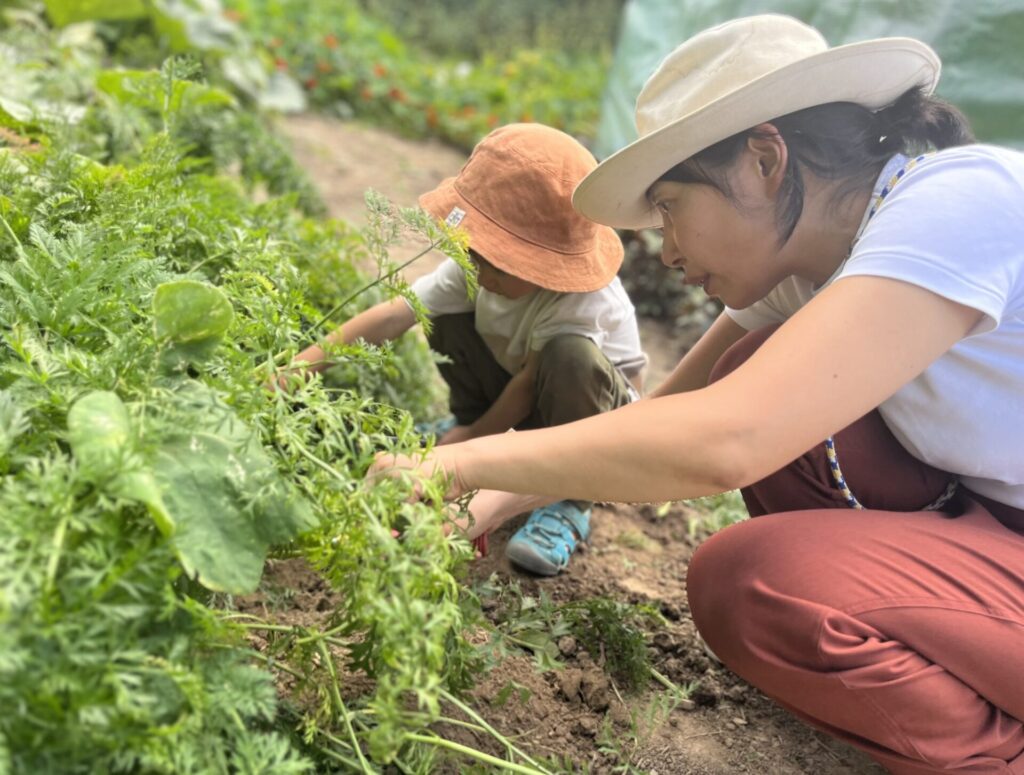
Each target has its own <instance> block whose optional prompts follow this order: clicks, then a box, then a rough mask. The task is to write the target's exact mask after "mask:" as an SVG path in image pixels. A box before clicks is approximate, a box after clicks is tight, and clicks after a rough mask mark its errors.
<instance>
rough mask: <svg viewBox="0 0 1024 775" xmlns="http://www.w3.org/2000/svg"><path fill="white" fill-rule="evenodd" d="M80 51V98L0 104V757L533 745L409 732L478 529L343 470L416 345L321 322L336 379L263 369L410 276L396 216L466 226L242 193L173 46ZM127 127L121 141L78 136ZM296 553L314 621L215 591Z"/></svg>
mask: <svg viewBox="0 0 1024 775" xmlns="http://www.w3.org/2000/svg"><path fill="white" fill-rule="evenodd" d="M44 39H45V37H41V38H39V40H44ZM23 40H24V38H19V39H18V41H23ZM16 42H17V41H16ZM0 50H3V51H4V52H5V54H4V55H7V54H9V53H10V52H9V50H8V49H6V48H0ZM39 55H41V56H43V57H49V56H50V55H49V54H48V53H46V51H45V50H44V51H43V52H42V53H41V54H39ZM19 56H21V55H19ZM24 56H25V58H24V59H22V60H20V61H21V64H22V65H24V66H26V67H27V66H28V65H26V63H27V62H29V59H28V54H27V53H26V54H25V55H24ZM52 59H53V61H56V60H57V59H58V57H52ZM90 61H91V60H90ZM92 68H93V65H92V64H90V65H88V66H83V69H82V70H81V71H76V72H77V77H78V78H79V80H80V84H81V86H82V88H81V89H80V90H78V91H77V92H76V94H72V93H70V92H69V93H61V95H60V100H62V101H63V102H62V104H63V105H64V106H65V107H66V108H70V107H75V108H79V109H80V110H78V109H76V110H74V111H70V112H69V110H64V111H62V112H61V114H60V115H56V114H53V113H46V114H44V112H40V111H38V110H35V109H32V107H33V101H32V100H33V95H32V94H29V95H28V99H26V101H25V102H24V105H25V106H26V107H27V108H28V109H29V110H27V112H21V111H20V109H18V108H15V112H18V114H19V115H18V116H15V115H13V114H12V113H11V112H10V111H9V110H7V108H4V111H6V112H3V113H0V126H2V127H3V129H4V132H6V133H9V134H10V135H13V136H16V137H19V138H27V139H28V140H29V142H28V143H27V144H20V143H8V146H9V147H7V148H0V476H2V479H0V514H2V519H0V704H2V706H3V707H4V708H6V709H8V712H7V713H5V714H3V715H2V716H0V772H4V773H6V772H15V773H22V772H25V773H28V772H32V773H35V772H67V773H79V772H80V773H92V772H154V773H160V772H164V773H210V772H225V773H226V772H254V773H255V772H266V773H271V772H272V773H292V772H304V771H309V770H310V769H311V768H312V767H314V766H316V767H317V768H318V769H323V770H325V769H328V768H335V769H341V770H357V771H363V772H377V771H379V769H380V767H381V766H383V764H385V763H387V762H393V763H394V764H395V766H397V767H399V768H400V769H403V770H404V771H420V772H427V771H430V769H431V767H432V766H433V765H432V762H434V761H436V759H437V757H438V755H439V754H438V752H444V753H445V755H457V756H468V757H470V758H475V759H477V760H479V761H482V762H486V763H488V765H489V766H495V763H497V764H500V765H501V766H503V767H506V768H508V769H510V770H513V771H519V772H536V771H540V770H538V769H537V768H534V767H532V766H531V765H529V763H528V762H527V764H521V763H516V762H514V761H513V760H514V759H517V760H520V761H526V757H524V756H523V755H522V754H521V753H519V752H518V751H516V750H515V749H514V746H512V745H511V744H510V743H508V744H507V746H506V750H507V752H508V753H507V756H506V758H505V759H502V760H498V759H495V758H494V757H491V756H488V755H486V754H483V753H482V752H479V751H473V750H472V749H466V748H465V747H463V746H459V745H457V744H455V743H452V742H451V741H446V740H444V739H442V738H439V737H437V736H436V735H434V734H433V733H431V732H429V731H428V730H429V727H430V724H431V723H432V722H434V721H436V720H437V719H439V718H440V717H441V713H442V711H441V707H442V706H441V701H442V700H443V699H444V700H448V701H449V702H452V701H457V696H456V694H457V692H458V691H460V690H461V689H462V688H464V687H466V686H467V685H468V684H469V683H470V682H471V680H472V676H473V674H474V671H475V670H476V669H478V668H479V667H480V661H479V657H478V655H477V653H476V652H475V651H474V650H473V649H472V648H471V647H470V646H469V644H468V643H467V642H466V640H465V639H464V637H463V632H464V630H465V628H466V627H467V625H468V624H470V623H471V622H472V621H473V620H474V619H475V617H476V615H477V610H476V607H475V604H474V603H473V600H472V598H470V597H467V596H465V595H464V593H463V592H462V588H461V586H460V585H459V583H458V580H459V579H460V577H461V575H462V573H463V568H464V567H465V564H466V563H467V561H468V560H469V559H470V557H471V550H470V547H469V544H468V542H466V541H465V540H464V539H463V538H462V537H460V536H459V535H457V534H451V535H448V534H446V532H445V529H444V524H443V522H444V516H443V512H442V510H441V508H440V504H441V494H442V490H443V483H441V482H424V483H422V485H421V486H422V487H423V488H424V491H425V493H426V495H427V497H426V499H424V500H422V501H420V502H418V503H415V504H414V503H410V502H409V495H410V492H411V490H410V488H411V486H412V484H413V483H412V482H409V481H397V480H396V481H388V482H380V483H377V484H375V485H373V486H369V485H367V484H366V483H364V474H365V472H366V470H367V468H368V466H369V465H370V463H371V461H372V460H373V458H374V455H375V454H376V453H377V452H378V451H381V450H389V451H394V452H401V453H405V454H415V453H416V451H417V450H419V448H420V446H419V445H420V438H419V436H418V435H417V434H415V433H414V431H413V428H412V417H411V415H410V413H409V411H407V410H406V409H399V408H396V407H395V406H394V405H392V404H389V403H382V402H381V401H380V400H379V399H380V394H381V392H382V391H381V390H380V389H378V388H380V386H381V385H383V384H384V383H385V382H388V383H390V385H391V391H392V392H391V393H389V394H388V398H389V399H391V400H392V403H394V404H401V405H404V406H406V407H417V406H420V405H422V404H423V403H424V400H425V396H424V393H425V392H426V391H425V389H424V384H423V381H422V379H417V378H416V374H417V372H418V371H421V370H422V366H424V365H425V364H427V363H428V362H429V356H428V355H427V353H426V349H425V347H424V346H423V345H422V344H417V342H416V341H415V340H412V339H410V340H409V341H406V342H402V343H400V344H399V345H398V346H396V347H394V348H371V347H364V346H361V345H360V346H352V347H346V348H341V349H339V350H338V351H337V352H336V353H335V357H336V358H337V359H338V360H339V361H340V362H341V363H342V366H343V369H342V373H341V374H340V375H338V379H337V380H336V381H335V382H334V383H332V384H330V385H328V384H327V383H325V382H324V381H323V380H321V379H319V378H318V379H315V380H312V381H310V382H309V383H306V384H302V385H297V386H296V389H295V391H293V392H291V393H288V394H285V393H276V394H269V393H268V392H267V390H266V389H265V388H264V385H265V384H266V383H267V381H268V380H269V379H270V377H271V375H272V374H273V373H274V370H275V368H277V367H278V366H280V365H281V363H282V362H283V361H284V360H286V359H287V358H289V357H290V356H291V355H292V354H294V353H295V352H298V351H299V350H301V349H302V348H304V347H305V346H306V345H307V344H308V343H309V342H310V341H311V340H314V339H316V338H318V337H320V336H321V335H322V332H323V331H324V330H326V328H328V327H329V326H331V325H333V324H335V323H337V322H338V320H340V319H342V318H343V317H347V316H349V315H351V314H353V313H354V312H356V311H357V310H359V309H361V308H363V307H365V306H366V305H368V304H371V303H374V302H375V301H377V300H378V299H380V298H381V297H382V295H383V294H395V293H399V294H400V293H406V294H408V289H407V288H406V287H405V286H404V285H403V284H402V283H401V281H400V279H399V275H398V274H397V272H395V271H394V270H396V269H397V267H395V266H392V265H389V263H388V261H387V252H388V248H389V247H390V245H391V243H392V242H393V240H394V239H395V238H396V237H397V236H398V235H399V233H400V232H401V231H402V230H403V229H412V230H414V231H417V232H420V233H422V234H423V235H424V244H425V245H431V246H435V247H437V248H440V249H443V250H446V251H447V252H449V253H451V254H452V255H453V256H455V257H457V258H459V259H460V260H464V259H465V256H464V250H463V248H462V247H461V246H460V244H459V242H458V240H457V239H455V238H454V236H453V235H452V234H450V233H447V232H445V231H442V230H440V229H439V228H438V227H436V226H434V225H433V224H432V223H430V222H429V220H428V219H426V218H425V216H423V215H422V214H421V213H415V212H412V211H407V212H395V211H392V210H391V209H390V208H388V207H387V206H386V205H385V204H384V203H383V202H382V201H380V200H379V199H376V198H371V200H370V202H369V210H370V222H369V224H368V226H367V229H366V230H364V231H362V232H357V231H355V230H353V229H351V228H350V227H347V226H345V225H344V224H341V223H339V222H333V221H322V220H316V219H310V218H307V217H305V216H303V215H302V214H301V212H299V210H297V208H296V205H297V203H298V199H297V198H296V196H294V195H287V196H283V197H271V198H269V199H267V200H266V201H263V202H262V203H259V204H257V203H254V202H253V201H252V199H250V198H249V196H248V195H247V191H246V186H245V183H244V181H243V180H240V179H239V178H238V177H237V176H234V175H225V174H218V171H217V170H218V167H217V165H216V164H213V163H212V162H211V160H210V158H209V157H206V156H203V155H202V154H201V153H199V151H198V150H197V146H196V144H195V142H193V140H194V138H191V139H190V136H189V132H188V123H189V121H190V120H191V119H188V120H186V118H185V117H186V116H191V115H193V113H192V112H193V111H199V112H200V113H203V114H205V112H206V111H207V110H209V111H212V112H211V113H209V114H208V117H209V120H210V121H211V122H213V124H217V122H218V121H219V120H222V119H217V118H216V116H217V115H220V114H221V113H223V112H227V113H228V114H230V112H231V111H232V110H235V109H236V108H235V107H234V106H233V105H232V104H231V103H230V101H225V100H224V99H223V98H222V96H221V95H218V94H215V93H214V92H210V91H208V90H207V89H208V87H206V86H205V85H204V84H202V83H201V82H200V81H197V80H196V79H195V75H194V73H193V72H191V70H190V68H188V67H184V68H183V67H182V66H181V65H180V63H174V62H172V63H170V64H168V65H166V66H165V67H164V68H163V69H162V70H161V71H159V72H156V71H154V72H152V73H147V72H131V73H121V72H115V74H113V75H112V74H110V71H104V70H103V69H102V68H99V69H92ZM29 69H31V68H29ZM90 77H91V78H93V79H94V80H93V81H92V83H91V85H90V82H89V78H90ZM51 87H52V88H54V89H55V88H56V85H54V84H49V85H47V84H42V85H39V87H38V88H39V91H38V92H33V94H42V93H44V92H46V93H51V92H48V91H47V90H48V89H50V88H51ZM33 88H35V87H33ZM52 94H55V92H53V93H52ZM100 94H103V95H105V96H104V97H102V98H100V97H98V95H100ZM76 95H77V96H76ZM0 96H2V95H0ZM4 105H7V106H8V107H10V106H11V105H12V103H10V102H3V101H2V100H0V106H4ZM96 111H100V112H102V113H103V116H101V117H98V116H97V115H95V113H96ZM72 114H73V120H72V119H70V118H69V116H70V115H72ZM223 120H225V121H226V120H227V119H223ZM123 126H132V127H135V128H136V129H137V130H138V131H137V132H136V133H135V134H131V142H125V141H124V140H125V136H122V137H121V138H120V140H118V139H116V138H114V137H113V136H112V135H106V136H105V139H104V136H103V135H102V132H100V135H101V136H99V137H95V136H94V137H92V138H91V139H89V140H88V141H87V140H86V139H84V136H85V135H87V134H89V132H87V131H86V127H90V128H91V131H98V128H102V127H108V128H110V132H115V131H120V130H115V129H113V128H114V127H123ZM365 259H370V260H371V261H374V260H376V261H377V263H379V264H380V266H381V268H380V270H379V271H378V273H377V275H376V276H369V277H368V276H365V275H364V273H363V272H362V271H361V270H360V269H358V268H357V267H358V266H361V265H362V264H363V263H364V260H365ZM338 301H342V302H346V303H345V304H344V305H342V307H341V308H338V309H332V308H333V307H337V306H338V305H337V302H338ZM328 313H330V314H328ZM346 369H347V371H348V372H352V371H354V372H357V373H358V374H360V375H362V377H361V381H360V383H359V384H358V385H356V387H357V388H358V389H352V387H351V386H346V379H347V377H346ZM387 372H396V373H399V374H401V375H403V377H404V380H386V379H385V377H386V376H387ZM395 530H399V531H400V538H398V539H396V538H395V537H394V531H395ZM296 555H299V556H303V557H305V558H306V559H307V560H308V562H309V563H310V564H311V565H312V566H313V567H314V568H316V569H317V570H318V571H319V572H320V573H322V574H323V576H324V577H325V578H326V579H327V580H328V581H329V582H330V583H331V584H332V585H333V586H334V588H335V589H336V590H337V592H338V597H339V599H340V600H341V603H340V605H339V607H338V609H337V610H336V611H334V612H333V614H332V616H331V617H330V620H329V622H328V623H327V624H326V625H325V626H324V627H322V628H294V627H291V626H285V625H281V624H277V623H275V622H272V621H259V620H254V619H253V618H251V617H247V616H242V615H241V614H239V613H238V612H236V611H234V610H233V606H232V599H233V596H235V595H238V594H244V593H248V592H251V591H253V590H254V589H256V588H257V586H258V585H259V582H260V578H261V574H262V569H263V565H264V561H265V560H266V558H267V557H275V556H296ZM255 632H258V633H259V634H261V635H262V636H265V637H266V638H267V639H268V640H269V642H270V646H269V650H268V652H266V653H264V654H259V653H256V652H255V651H254V650H252V648H251V647H250V643H251V640H250V636H251V635H252V634H253V633H255ZM357 673H362V674H365V676H367V677H368V678H369V679H370V681H369V683H367V682H366V681H365V679H364V680H363V681H362V682H353V681H352V680H351V678H352V676H353V675H355V674H357ZM293 680H294V681H295V682H296V685H297V687H298V689H299V691H300V694H299V695H298V696H296V697H286V701H285V702H284V703H282V702H281V699H280V697H279V693H280V692H279V690H281V687H283V685H284V683H285V682H286V681H293ZM359 687H361V688H359ZM303 690H305V693H301V692H303ZM505 742H506V743H507V742H508V741H505Z"/></svg>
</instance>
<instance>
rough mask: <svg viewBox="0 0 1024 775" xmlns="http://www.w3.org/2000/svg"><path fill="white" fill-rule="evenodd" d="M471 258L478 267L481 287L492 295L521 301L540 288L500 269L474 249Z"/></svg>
mask: <svg viewBox="0 0 1024 775" xmlns="http://www.w3.org/2000/svg"><path fill="white" fill-rule="evenodd" d="M469 258H470V260H471V261H472V262H473V264H474V265H475V266H476V269H477V279H478V280H479V281H480V287H481V288H485V289H486V290H488V291H490V292H491V293H496V294H498V295H499V296H504V297H505V298H506V299H521V298H522V297H523V296H526V295H527V294H529V293H533V292H534V291H535V290H537V289H538V288H539V287H540V286H537V285H534V284H533V283H531V282H527V281H526V280H523V279H521V278H519V277H516V276H515V275H512V274H509V273H508V272H504V271H502V270H501V269H498V268H497V267H496V266H494V265H493V264H491V263H490V262H488V261H487V259H485V258H484V257H483V256H481V255H480V254H479V253H477V252H476V251H475V250H473V249H472V248H470V250H469Z"/></svg>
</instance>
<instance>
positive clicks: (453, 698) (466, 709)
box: [441, 689, 544, 770]
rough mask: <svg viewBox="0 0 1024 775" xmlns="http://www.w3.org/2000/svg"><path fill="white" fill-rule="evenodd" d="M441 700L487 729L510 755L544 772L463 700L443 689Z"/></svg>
mask: <svg viewBox="0 0 1024 775" xmlns="http://www.w3.org/2000/svg"><path fill="white" fill-rule="evenodd" d="M441 698H442V699H444V700H445V701H447V702H449V703H451V704H452V705H454V706H455V707H456V708H458V709H459V710H461V711H462V712H463V713H465V714H466V715H467V716H469V717H470V718H471V719H473V720H474V721H475V722H476V723H477V724H479V725H480V726H482V727H483V728H484V729H486V730H487V732H488V733H489V734H490V735H492V736H493V737H494V738H495V739H496V740H498V741H499V742H501V744H502V745H504V746H505V748H507V749H508V751H509V752H510V753H515V754H517V755H518V756H519V758H520V759H522V760H523V761H525V762H529V763H530V764H532V765H533V766H534V767H536V768H537V769H539V770H543V769H544V768H543V767H541V765H539V764H537V762H535V761H534V760H533V759H531V758H530V757H529V756H528V755H526V754H525V753H524V752H523V751H520V750H519V749H518V748H517V747H516V746H515V745H513V743H512V741H511V740H509V739H508V738H507V737H505V736H504V735H503V734H501V733H500V732H499V731H498V730H497V729H495V728H494V727H492V726H491V725H490V724H488V723H487V721H486V720H485V719H484V718H483V717H482V716H480V714H479V713H477V712H476V711H475V710H473V709H472V708H471V707H469V706H468V705H466V704H465V703H464V702H462V700H460V699H459V698H458V697H456V696H454V695H453V694H451V693H449V692H447V691H445V690H443V689H442V690H441Z"/></svg>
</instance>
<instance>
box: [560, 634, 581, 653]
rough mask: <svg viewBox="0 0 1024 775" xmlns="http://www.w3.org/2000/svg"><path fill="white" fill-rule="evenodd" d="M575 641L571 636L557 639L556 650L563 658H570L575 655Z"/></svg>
mask: <svg viewBox="0 0 1024 775" xmlns="http://www.w3.org/2000/svg"><path fill="white" fill-rule="evenodd" d="M576 648H577V646H576V639H575V638H574V637H573V636H572V635H565V636H563V637H561V638H559V639H558V650H559V651H561V652H562V656H563V657H571V656H572V655H573V654H575V653H576Z"/></svg>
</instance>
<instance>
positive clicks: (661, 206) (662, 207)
mask: <svg viewBox="0 0 1024 775" xmlns="http://www.w3.org/2000/svg"><path fill="white" fill-rule="evenodd" d="M654 206H655V207H656V208H658V210H659V211H660V212H663V213H665V215H668V213H669V203H668V202H664V201H662V202H655V203H654Z"/></svg>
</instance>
